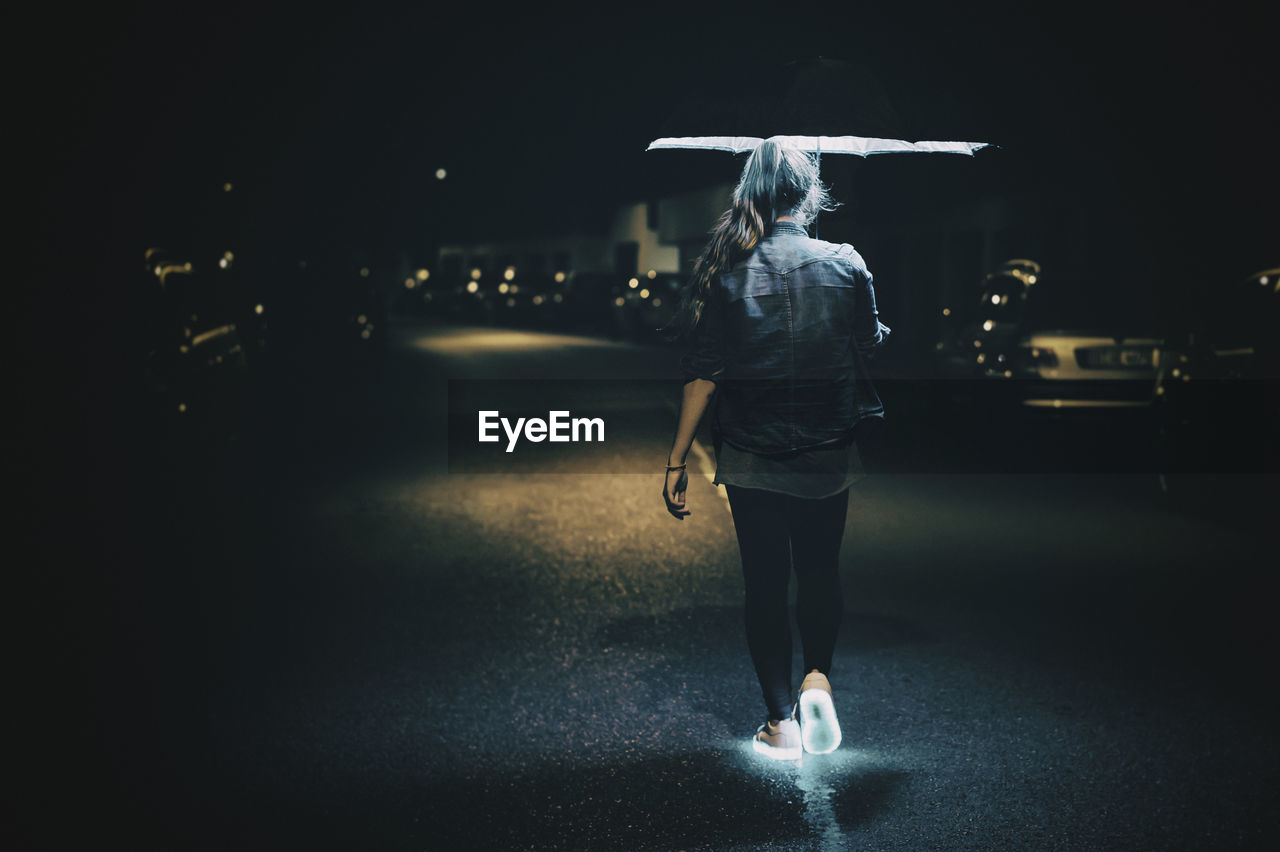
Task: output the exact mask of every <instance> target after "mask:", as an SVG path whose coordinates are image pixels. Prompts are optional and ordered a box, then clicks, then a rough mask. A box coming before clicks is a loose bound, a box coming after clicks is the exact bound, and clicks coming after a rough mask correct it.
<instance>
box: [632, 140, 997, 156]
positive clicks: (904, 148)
mask: <svg viewBox="0 0 1280 852" xmlns="http://www.w3.org/2000/svg"><path fill="white" fill-rule="evenodd" d="M773 138H774V139H776V140H777V141H778V142H780V143H781V144H783V145H785V146H787V147H791V148H799V149H800V150H802V151H812V152H814V153H816V154H818V155H819V156H821V155H822V154H857V155H858V156H859V157H866V156H868V155H870V154H906V153H911V152H919V153H927V154H967V155H969V156H973V152H974V151H978V150H980V149H982V148H987V147H990V146H991V143H990V142H934V141H924V142H907V141H905V140H903V139H879V138H876V137H873V136H775V137H773ZM763 141H764V139H763V138H762V137H760V136H664V137H662V138H661V139H655V140H653V141H652V142H650V143H649V147H648V148H646V149H645V150H646V151H657V150H662V149H669V148H693V149H703V150H708V151H729V152H731V153H734V154H741V153H743V152H744V151H754V150H755V149H756V147H757V146H758V145H759V144H760V143H761V142H763Z"/></svg>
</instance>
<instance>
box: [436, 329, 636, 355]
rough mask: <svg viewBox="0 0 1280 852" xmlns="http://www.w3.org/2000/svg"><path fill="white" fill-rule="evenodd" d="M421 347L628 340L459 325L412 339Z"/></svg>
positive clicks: (531, 346) (488, 348) (452, 350)
mask: <svg viewBox="0 0 1280 852" xmlns="http://www.w3.org/2000/svg"><path fill="white" fill-rule="evenodd" d="M413 345H414V346H415V347H416V348H418V349H425V350H426V351H428V352H438V353H442V354H450V355H457V354H466V353H469V352H501V351H509V350H513V349H520V350H525V351H529V350H537V349H562V348H565V347H571V346H576V347H593V348H615V347H620V346H622V347H625V346H626V344H624V343H618V342H616V341H612V340H599V339H597V338H594V337H581V336H578V335H572V334H544V333H541V332H531V331H492V330H488V329H485V330H477V329H458V330H456V331H452V332H445V333H436V334H431V335H428V336H424V337H419V338H418V339H417V340H415V341H414V342H413Z"/></svg>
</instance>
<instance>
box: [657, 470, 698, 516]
mask: <svg viewBox="0 0 1280 852" xmlns="http://www.w3.org/2000/svg"><path fill="white" fill-rule="evenodd" d="M688 487H689V472H688V471H687V470H685V469H684V468H680V469H679V470H669V471H667V482H666V485H664V486H663V488H662V498H663V499H664V500H666V501H667V511H668V512H670V513H671V517H673V518H675V519H676V520H677V521H683V520H684V516H685V515H689V514H692V513H691V512H690V511H689V510H688V509H686V508H685V496H686V495H685V491H686V490H687V489H688Z"/></svg>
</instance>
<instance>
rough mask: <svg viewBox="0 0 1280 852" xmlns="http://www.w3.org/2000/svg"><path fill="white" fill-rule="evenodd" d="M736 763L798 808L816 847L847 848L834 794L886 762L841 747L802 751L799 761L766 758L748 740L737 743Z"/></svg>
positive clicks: (880, 757) (878, 768) (877, 755)
mask: <svg viewBox="0 0 1280 852" xmlns="http://www.w3.org/2000/svg"><path fill="white" fill-rule="evenodd" d="M735 751H736V752H737V756H738V760H737V762H738V763H739V764H745V765H746V768H747V769H748V770H751V771H754V772H755V773H756V774H758V775H760V776H762V777H764V778H765V779H767V780H768V781H770V782H772V784H773V786H774V789H775V790H776V792H777V794H778V795H779V796H783V797H785V799H784V801H786V802H789V803H791V804H793V805H796V806H798V807H800V808H801V809H802V811H803V813H802V816H803V818H804V821H805V824H806V825H808V826H809V828H810V830H811V831H812V832H813V835H814V837H815V838H817V840H818V842H819V846H818V848H820V849H831V850H835V849H848V848H850V843H851V838H848V837H846V835H845V831H844V828H843V827H842V826H841V825H840V821H839V820H838V819H837V818H836V810H835V797H836V796H837V795H838V794H839V793H840V791H842V790H848V789H849V788H850V787H855V786H856V784H854V783H853V782H855V781H856V780H857V778H858V776H860V775H863V774H867V773H875V772H878V771H883V770H884V769H886V768H887V767H888V761H886V760H885V759H884V757H883V756H881V755H879V754H877V753H876V752H873V751H868V750H866V749H856V748H846V747H841V748H839V749H837V750H836V751H834V752H832V753H831V754H807V753H806V754H805V755H803V756H802V757H801V758H800V759H799V760H769V759H768V758H766V757H761V756H760V755H758V754H756V753H755V750H754V749H752V747H751V739H750V738H749V737H743V738H742V740H741V742H740V743H739V744H738V748H737V749H736V750H735Z"/></svg>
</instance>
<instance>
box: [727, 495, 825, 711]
mask: <svg viewBox="0 0 1280 852" xmlns="http://www.w3.org/2000/svg"><path fill="white" fill-rule="evenodd" d="M725 491H726V492H727V493H728V495H729V507H730V509H731V510H732V511H733V526H734V528H735V529H736V530H737V534H738V548H739V550H741V552H742V578H743V582H744V585H745V586H746V592H747V602H746V625H747V647H748V649H750V651H751V662H752V663H753V664H754V665H755V669H756V676H757V677H759V679H760V688H761V689H762V690H763V692H764V700H765V704H766V705H767V706H768V709H769V718H770V719H786V718H789V717H790V716H791V707H792V700H791V623H790V620H789V619H788V617H787V582H788V581H789V580H790V578H791V569H792V567H793V566H794V568H795V572H796V622H797V625H798V626H799V628H800V643H801V646H802V649H803V652H804V670H805V671H806V672H809V671H812V670H813V669H817V670H818V671H820V672H822V673H823V674H828V673H830V671H831V656H832V654H833V653H834V652H835V645H836V634H837V633H838V632H839V630H840V618H841V616H842V615H843V614H844V599H843V598H842V597H841V594H840V571H839V557H840V540H841V539H842V538H843V536H844V521H845V513H846V511H847V510H848V507H849V490H848V489H847V488H846V489H845V490H844V491H841V492H840V493H839V494H835V495H833V496H831V497H824V498H821V499H817V500H807V499H805V498H802V497H793V496H791V495H790V494H781V493H778V492H776V491H762V490H759V489H755V488H741V487H739V486H736V485H729V484H728V483H726V484H725ZM788 544H789V545H790V547H789V548H788ZM788 551H789V552H788Z"/></svg>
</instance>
